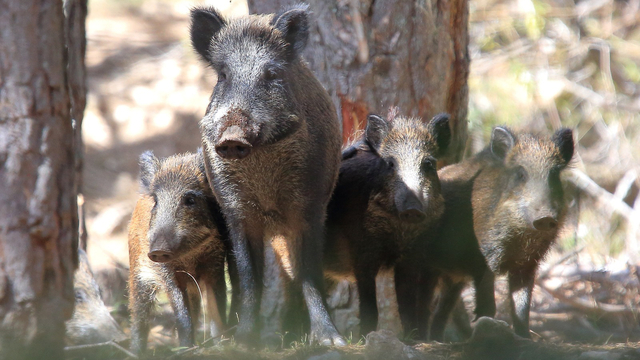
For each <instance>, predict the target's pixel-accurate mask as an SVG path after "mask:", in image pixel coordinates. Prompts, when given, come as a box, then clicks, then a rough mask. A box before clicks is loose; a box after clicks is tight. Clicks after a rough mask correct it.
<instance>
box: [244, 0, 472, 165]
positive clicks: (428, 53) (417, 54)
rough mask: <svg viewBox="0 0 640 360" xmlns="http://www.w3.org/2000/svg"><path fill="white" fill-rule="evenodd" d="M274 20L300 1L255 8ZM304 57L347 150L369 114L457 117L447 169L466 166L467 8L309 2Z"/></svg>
mask: <svg viewBox="0 0 640 360" xmlns="http://www.w3.org/2000/svg"><path fill="white" fill-rule="evenodd" d="M248 2H249V9H250V11H251V12H252V13H273V12H276V11H278V9H280V8H281V7H283V6H288V5H292V4H296V3H298V1H297V0H269V1H264V0H249V1H248ZM308 3H309V4H310V10H311V11H312V12H313V19H312V26H311V36H310V39H309V43H308V46H307V48H306V50H305V53H304V57H305V59H306V60H307V61H308V63H309V65H310V67H311V69H312V70H313V71H314V73H315V75H316V76H317V77H318V79H320V82H321V83H322V84H323V85H324V86H325V88H326V89H327V91H328V92H329V94H330V95H331V97H332V99H333V101H334V104H335V105H336V109H337V110H338V114H339V116H340V118H341V120H342V124H343V140H344V141H345V142H346V141H347V140H348V139H349V137H350V136H351V135H352V134H353V132H354V131H355V130H358V129H362V128H364V126H365V125H366V116H367V114H368V113H370V112H374V113H380V114H383V115H386V112H387V110H388V108H389V107H390V106H398V107H399V108H400V112H401V114H404V115H411V116H419V117H421V118H422V119H424V120H428V119H430V118H431V117H432V116H433V115H435V114H437V113H439V112H448V113H449V114H451V116H452V118H451V123H450V126H451V129H452V132H453V141H452V144H451V147H450V149H449V152H448V155H447V156H446V157H445V158H444V159H442V160H443V161H442V164H448V163H453V162H457V161H458V160H460V159H461V157H462V154H463V151H464V148H465V145H466V139H467V105H468V87H467V78H468V75H469V54H468V51H467V46H468V44H469V34H468V30H467V24H468V14H469V11H468V2H467V0H450V1H449V0H434V1H426V0H421V1H404V0H375V1H374V0H362V1H358V0H348V1H345V0H342V1H337V0H331V1H328V0H309V1H308Z"/></svg>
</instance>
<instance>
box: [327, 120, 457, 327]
mask: <svg viewBox="0 0 640 360" xmlns="http://www.w3.org/2000/svg"><path fill="white" fill-rule="evenodd" d="M390 114H391V115H393V116H394V117H393V118H388V119H384V118H381V117H379V116H377V115H370V116H369V117H368V119H369V123H368V124H367V130H366V131H365V132H364V133H362V134H361V135H360V137H359V138H358V139H354V140H353V141H352V142H351V143H350V144H349V145H347V146H346V147H345V149H344V150H343V156H342V158H343V159H342V164H341V167H340V175H339V178H338V184H337V186H336V189H335V191H334V193H333V197H332V200H331V202H330V204H329V207H328V218H327V228H328V230H327V240H326V241H327V242H326V251H325V266H324V268H325V272H326V273H327V274H329V275H331V276H334V277H344V276H347V277H355V279H356V282H357V285H358V292H359V294H360V318H361V321H360V326H361V335H366V334H367V332H368V331H372V330H375V327H376V323H377V308H376V296H375V276H376V274H377V273H378V271H379V270H381V269H395V270H396V286H397V288H398V287H402V286H403V285H404V284H405V283H406V281H407V275H408V274H407V273H406V272H404V269H399V268H397V267H396V264H398V263H402V262H403V259H404V258H405V257H406V256H407V254H408V253H411V252H412V251H415V247H416V246H420V245H418V244H417V242H418V240H419V239H420V238H421V237H422V236H425V234H428V233H429V232H430V231H431V229H432V228H433V227H434V226H435V225H436V224H437V222H438V219H439V218H440V216H441V214H442V212H443V199H442V196H441V194H440V183H439V181H438V176H437V173H436V169H435V160H436V159H435V157H436V156H438V155H439V154H441V153H442V152H444V151H445V150H446V148H440V147H439V144H444V145H445V146H446V144H448V137H449V136H450V132H449V128H448V122H447V121H448V118H446V117H443V116H437V117H434V119H432V120H431V121H430V122H429V123H424V122H423V121H422V120H421V119H417V118H407V117H402V116H400V115H399V111H398V110H397V109H392V110H391V111H390ZM443 120H444V123H445V124H446V125H447V127H446V128H444V127H442V126H440V125H442V124H441V123H440V122H441V121H443ZM434 123H436V124H435V125H434ZM438 139H440V140H441V141H438ZM425 161H426V162H428V163H429V164H431V165H432V166H433V167H432V168H430V169H429V168H425V166H424V164H425ZM408 198H411V199H415V201H416V202H420V204H421V206H422V207H423V208H422V211H423V212H424V214H425V218H424V220H422V221H419V222H409V221H406V220H403V219H402V218H401V213H402V212H403V211H404V210H403V209H402V208H401V207H402V206H403V203H404V201H405V200H406V199H408ZM426 236H428V235H426ZM409 267H410V266H409Z"/></svg>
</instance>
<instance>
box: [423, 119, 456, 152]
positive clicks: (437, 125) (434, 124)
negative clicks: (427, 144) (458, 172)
mask: <svg viewBox="0 0 640 360" xmlns="http://www.w3.org/2000/svg"><path fill="white" fill-rule="evenodd" d="M449 119H450V115H449V114H447V113H441V114H438V115H436V116H434V117H433V118H432V119H431V120H430V121H429V125H428V127H429V133H430V134H431V137H432V138H433V139H435V141H436V144H437V145H438V156H442V155H443V154H444V153H445V152H446V151H447V148H448V147H449V143H450V142H451V128H449Z"/></svg>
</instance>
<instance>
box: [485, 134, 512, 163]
mask: <svg viewBox="0 0 640 360" xmlns="http://www.w3.org/2000/svg"><path fill="white" fill-rule="evenodd" d="M515 143H516V137H515V135H513V133H512V132H511V130H509V129H508V128H506V127H502V126H496V127H495V128H493V132H492V133H491V153H493V155H495V156H496V157H498V158H499V159H500V160H504V159H505V157H507V153H508V152H509V150H511V148H512V147H513V145H515Z"/></svg>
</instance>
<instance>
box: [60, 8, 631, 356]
mask: <svg viewBox="0 0 640 360" xmlns="http://www.w3.org/2000/svg"><path fill="white" fill-rule="evenodd" d="M222 3H227V4H226V6H228V7H227V8H226V9H225V10H224V11H225V12H226V13H227V14H242V13H243V12H245V11H246V4H245V3H244V2H243V1H235V0H234V1H229V2H222ZM167 4H169V5H167ZM191 5H192V2H183V1H149V0H147V1H134V0H131V2H130V4H129V3H128V2H127V1H119V2H108V1H106V0H94V1H91V3H90V17H89V21H88V24H87V25H88V47H87V66H88V77H89V78H88V85H89V101H88V107H87V111H86V117H85V120H84V124H83V136H84V139H85V143H86V157H85V172H84V173H85V176H84V190H83V191H84V198H85V207H86V212H87V227H88V232H89V248H88V253H89V257H90V262H91V264H92V266H93V269H94V272H95V273H96V274H97V277H98V280H99V282H100V283H101V287H102V288H103V295H104V297H105V302H106V303H107V304H108V305H110V306H111V307H112V309H113V313H114V317H116V319H117V320H119V322H120V323H121V325H122V326H123V328H124V329H125V332H126V331H127V327H128V325H127V323H128V313H127V310H126V296H125V291H126V290H125V288H126V287H125V281H126V278H127V271H128V255H127V238H126V231H127V225H128V221H129V217H130V214H131V212H132V210H133V207H134V205H135V202H136V200H137V194H138V182H137V178H138V156H139V155H140V154H141V153H142V152H143V151H145V150H153V151H154V152H155V154H156V155H157V156H160V157H164V156H169V155H172V154H175V153H180V152H185V151H195V150H196V148H197V147H198V146H199V143H200V141H199V134H198V120H199V117H200V116H202V114H203V113H204V109H205V106H206V104H207V102H208V98H209V95H210V91H211V88H212V86H213V83H214V75H213V74H212V73H211V71H210V69H207V68H206V67H204V66H203V65H202V64H201V63H200V62H199V61H198V59H197V58H196V56H195V55H194V53H193V52H192V50H191V49H190V46H189V43H188V40H187V38H188V37H187V34H188V10H189V6H191ZM472 70H473V69H472ZM473 76H474V73H473V71H472V74H471V77H473ZM472 81H477V79H476V80H473V79H470V82H472ZM611 226H612V227H613V226H614V225H611ZM571 231H574V232H575V231H578V226H577V225H576V227H575V228H573V229H571V230H570V231H568V232H567V233H571ZM568 237H569V238H570V237H571V236H568ZM598 251H599V250H598V249H597V248H595V249H594V248H590V247H584V246H575V247H573V248H572V249H569V250H566V249H562V248H561V247H559V246H557V247H556V248H554V249H553V250H552V251H551V254H550V255H549V256H548V258H547V259H546V261H545V262H544V264H543V265H542V267H541V269H540V272H539V276H538V279H537V286H536V289H535V291H534V302H533V309H532V313H531V328H532V332H533V333H532V334H533V335H532V337H533V339H534V341H529V340H524V339H520V338H517V337H514V335H513V334H511V333H510V332H508V331H506V330H504V329H503V328H501V327H500V326H498V325H496V326H497V327H496V328H495V329H498V330H495V329H494V330H495V331H488V332H479V333H478V334H477V336H474V338H473V339H472V340H471V341H469V342H463V343H453V344H439V343H429V344H416V345H412V346H407V345H404V344H403V343H401V342H400V341H399V340H398V339H397V338H395V336H392V335H390V334H388V333H385V332H384V331H382V332H377V333H375V334H377V335H374V336H373V339H371V338H369V339H367V340H366V341H365V340H364V339H363V340H361V341H358V342H357V344H354V345H349V346H347V347H344V348H327V347H319V346H309V345H305V344H304V343H302V342H301V343H296V344H294V346H293V347H291V348H289V349H286V350H280V351H275V350H263V351H260V352H255V351H248V350H246V349H243V348H242V347H240V346H237V345H235V344H234V343H233V341H232V340H227V341H222V342H221V343H220V344H219V345H216V346H211V347H207V346H206V344H205V346H201V347H197V348H194V349H187V350H186V351H185V349H178V348H176V346H177V345H176V340H175V338H176V336H175V334H174V332H173V330H172V329H173V322H172V320H171V319H170V314H169V315H168V314H167V309H166V306H165V307H164V308H162V307H161V310H162V311H160V315H159V316H158V318H157V321H156V326H155V327H154V328H153V329H152V334H151V339H150V347H151V348H154V349H155V352H156V358H167V357H171V356H173V357H174V358H179V359H314V360H338V359H396V358H397V359H402V358H405V359H485V358H486V359H544V360H550V359H611V360H617V359H640V353H639V352H638V348H639V347H640V343H639V341H640V321H639V317H638V304H640V277H639V274H640V268H639V267H638V266H631V265H629V262H628V261H626V260H628V259H625V258H624V256H623V257H620V258H617V259H610V261H607V262H606V263H603V262H602V261H600V258H599V255H598ZM506 288H507V286H506V282H505V281H504V280H500V281H498V282H497V294H496V296H497V298H498V299H499V302H498V316H497V318H498V319H500V320H504V321H509V317H508V302H507V301H506V300H505V299H506V295H507V291H506ZM472 300H473V293H472V291H471V290H467V291H465V293H464V301H465V306H466V307H467V308H468V309H470V308H471V307H472ZM394 317H395V318H396V319H395V321H396V322H397V317H396V316H394V315H393V313H392V315H391V316H389V318H391V319H392V320H393V318H394ZM492 329H493V328H492ZM493 333H495V334H502V335H504V336H498V337H496V336H493V335H494V334H493ZM172 350H173V351H172ZM109 354H111V356H112V357H113V358H124V356H123V355H122V354H123V353H122V352H120V351H119V350H114V351H113V352H109ZM69 355H70V358H82V357H84V355H82V354H76V353H75V352H74V353H70V354H69ZM94 355H95V354H94Z"/></svg>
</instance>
